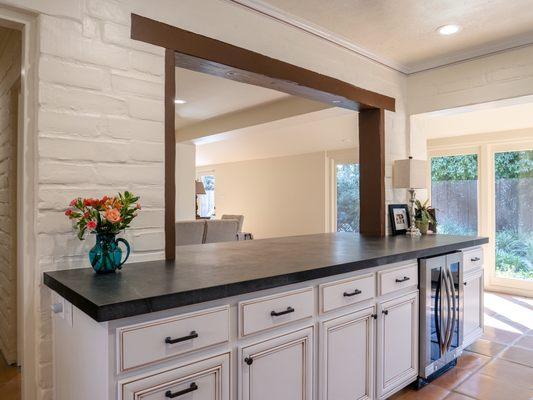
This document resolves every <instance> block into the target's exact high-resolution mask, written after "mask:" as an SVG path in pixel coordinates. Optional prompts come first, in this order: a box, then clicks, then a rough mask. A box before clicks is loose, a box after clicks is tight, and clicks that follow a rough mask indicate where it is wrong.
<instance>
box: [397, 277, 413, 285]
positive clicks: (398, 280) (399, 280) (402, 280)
mask: <svg viewBox="0 0 533 400" xmlns="http://www.w3.org/2000/svg"><path fill="white" fill-rule="evenodd" d="M409 279H411V278H409V277H408V276H404V277H403V278H402V279H398V278H396V283H402V282H405V281H408V280H409Z"/></svg>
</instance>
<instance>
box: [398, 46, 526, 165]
mask: <svg viewBox="0 0 533 400" xmlns="http://www.w3.org/2000/svg"><path fill="white" fill-rule="evenodd" d="M407 93H408V95H407V97H408V110H409V114H410V132H409V152H410V154H411V155H413V156H414V157H415V158H426V156H427V143H426V142H427V139H428V137H432V135H436V134H438V135H439V136H442V131H443V130H444V131H445V130H450V129H451V128H453V129H454V130H455V131H456V132H457V131H460V130H462V129H464V131H465V133H474V132H473V131H475V130H477V129H480V128H483V127H484V126H487V125H488V123H489V121H492V122H493V123H494V124H495V125H494V126H495V127H496V126H497V127H498V130H506V129H516V128H523V127H524V126H523V124H524V122H525V120H526V119H527V116H524V115H520V116H519V117H518V118H516V120H512V119H511V120H505V119H501V118H498V116H497V115H496V114H494V115H490V111H488V112H482V111H481V112H479V113H477V114H476V116H475V118H474V119H472V118H471V117H470V116H466V115H465V116H462V117H461V116H459V114H461V113H464V112H469V111H476V108H473V109H471V110H470V109H469V107H470V106H473V105H476V104H481V103H492V102H495V103H496V104H493V105H487V106H486V107H484V108H485V109H486V110H490V109H494V108H498V103H499V101H501V104H505V101H504V99H513V98H520V97H523V96H530V95H532V94H533V45H530V46H524V47H520V48H516V49H511V50H508V51H504V52H500V53H496V54H492V55H488V56H485V57H480V58H476V59H473V60H470V61H465V62H460V63H456V64H453V65H449V66H446V67H441V68H435V69H432V70H428V71H424V72H420V73H416V74H412V75H409V76H408V78H407ZM526 108H527V106H523V107H522V110H519V108H515V109H513V110H514V112H515V113H516V112H518V113H521V112H523V111H525V109H526ZM438 110H450V112H449V115H452V114H457V116H455V117H450V118H448V119H447V118H441V116H443V115H446V114H438V113H437V114H436V115H432V114H428V115H427V116H426V115H424V114H426V113H432V112H435V111H438ZM506 112H508V115H509V117H510V118H513V117H512V114H511V110H507V111H506ZM483 114H485V116H486V117H487V118H486V119H484V117H483ZM499 115H500V116H501V115H502V114H501V113H500V114H499ZM428 117H429V120H431V121H430V122H428ZM435 120H438V121H439V122H438V124H439V127H436V126H435V124H434V123H433V121H435ZM506 122H509V126H506ZM448 123H450V125H447V124H448ZM513 124H514V126H513ZM431 125H432V126H433V128H432V126H431ZM432 129H434V130H433V131H432ZM437 131H438V132H440V133H436V132H437Z"/></svg>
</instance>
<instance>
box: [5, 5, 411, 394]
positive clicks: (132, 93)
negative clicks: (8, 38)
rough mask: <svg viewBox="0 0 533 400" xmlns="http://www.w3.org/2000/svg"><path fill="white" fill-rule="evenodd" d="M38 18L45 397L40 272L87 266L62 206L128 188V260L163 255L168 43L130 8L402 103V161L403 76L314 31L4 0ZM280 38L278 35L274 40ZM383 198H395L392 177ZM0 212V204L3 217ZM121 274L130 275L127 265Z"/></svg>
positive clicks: (208, 10)
mask: <svg viewBox="0 0 533 400" xmlns="http://www.w3.org/2000/svg"><path fill="white" fill-rule="evenodd" d="M7 1H8V3H13V5H14V6H17V7H26V8H27V9H30V10H32V11H36V12H38V13H40V14H39V16H38V27H37V28H38V49H39V50H38V51H39V54H38V66H37V67H38V68H37V69H38V79H37V80H38V82H37V83H38V85H37V86H38V104H37V131H38V132H37V133H36V134H37V135H38V150H37V151H38V155H37V162H38V166H37V169H38V182H37V199H36V200H37V213H38V215H37V223H38V226H37V232H38V236H37V239H38V240H37V260H38V265H37V266H36V269H37V272H36V277H37V281H38V287H39V289H40V290H39V291H38V293H37V295H36V297H37V299H36V303H37V304H36V307H37V315H38V318H37V321H36V325H37V328H36V329H37V332H36V336H35V337H36V341H37V343H36V346H35V348H36V352H37V354H38V357H37V362H38V364H39V365H38V368H37V385H38V386H39V394H38V398H39V399H52V398H53V389H52V379H51V375H52V352H51V321H50V313H49V304H50V291H49V290H47V289H45V288H43V287H42V285H41V284H40V282H41V277H42V272H43V271H47V270H54V269H60V268H79V267H87V266H88V261H87V253H88V250H89V249H90V247H91V246H92V245H93V240H92V239H89V240H87V241H85V242H79V241H78V240H77V239H76V238H75V236H74V235H73V234H72V232H71V231H70V229H69V226H68V223H67V221H66V220H65V217H64V216H63V215H62V212H63V211H64V209H65V206H66V204H67V203H68V202H69V200H70V199H71V198H72V197H75V196H77V195H80V196H100V195H103V194H112V193H115V192H117V191H119V190H125V189H129V190H132V191H134V192H135V193H138V194H139V195H141V199H142V203H143V212H142V213H141V216H140V217H139V219H138V220H136V221H135V222H134V224H133V229H131V230H130V231H129V232H128V233H127V234H126V236H127V238H128V239H129V240H130V243H131V244H132V248H133V250H134V252H135V254H134V255H133V259H141V258H144V259H149V258H152V259H153V258H160V257H162V256H163V247H164V231H163V215H164V211H163V194H164V193H163V183H164V182H163V180H164V168H163V138H164V124H163V111H164V104H163V84H164V76H163V75H164V57H163V56H164V52H163V49H161V48H158V47H154V46H150V45H147V44H143V43H138V42H135V41H132V40H130V39H129V35H130V26H129V24H130V12H131V11H132V10H133V11H134V12H136V13H138V14H142V15H146V16H148V17H151V18H154V19H158V20H161V21H164V22H167V23H170V24H172V25H176V26H180V27H182V28H184V29H188V30H191V31H194V32H198V33H201V34H205V35H207V36H210V37H214V38H218V39H220V40H223V41H226V42H229V43H233V44H236V45H238V46H242V47H245V48H249V49H252V50H254V51H258V52H260V53H263V54H267V55H269V56H271V57H274V58H278V59H283V60H285V61H287V62H291V63H294V64H297V65H301V66H303V67H305V68H309V69H312V70H315V71H318V72H322V73H327V74H330V75H332V76H335V77H337V78H339V79H342V80H346V81H348V82H352V83H354V84H355V85H358V86H363V87H366V88H368V89H371V90H376V91H378V92H382V93H386V94H387V95H391V96H394V97H396V98H397V106H398V111H397V112H396V113H395V114H393V113H387V118H386V130H387V137H388V138H389V140H390V141H391V143H390V144H388V145H387V165H388V166H389V169H388V171H390V165H391V163H392V160H393V159H395V158H400V157H401V158H403V157H405V120H404V113H405V111H404V106H403V101H404V98H403V95H404V90H405V87H404V78H403V76H401V75H400V74H397V73H395V72H393V71H390V70H389V69H386V68H383V67H382V66H380V65H377V64H374V63H371V62H369V61H368V60H365V59H363V58H361V57H358V56H356V55H354V54H352V53H350V52H346V51H344V50H341V49H339V48H337V47H335V46H332V45H331V44H329V43H327V42H325V41H321V40H318V39H316V38H314V37H312V36H310V35H307V34H305V33H302V32H299V31H296V30H294V29H292V28H289V27H287V26H284V25H283V24H279V23H278V22H276V21H273V20H271V19H268V18H265V17H262V16H260V15H258V14H255V13H252V12H249V11H247V10H245V9H244V8H241V7H237V6H234V5H231V4H230V3H228V2H226V1H219V0H202V1H198V0H180V1H175V0H158V1H157V2H149V1H146V0H54V1H35V0H16V1H14V0H7ZM273 38H275V40H273ZM387 187H388V191H387V201H388V202H390V201H395V200H394V197H395V196H397V195H398V194H397V193H394V192H393V191H392V190H390V174H389V173H388V174H387ZM1 210H2V208H1V207H0V212H1ZM125 268H126V272H127V266H126V267H125Z"/></svg>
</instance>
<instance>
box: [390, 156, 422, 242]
mask: <svg viewBox="0 0 533 400" xmlns="http://www.w3.org/2000/svg"><path fill="white" fill-rule="evenodd" d="M426 168H427V163H426V161H425V160H413V157H409V158H408V159H407V160H397V161H395V162H394V166H393V171H392V186H393V187H394V188H395V189H408V191H409V194H410V198H409V214H410V215H409V216H410V221H411V222H410V226H409V229H407V232H406V235H410V236H420V230H419V229H418V228H417V227H416V226H415V200H416V192H415V189H426V187H427V182H426V177H427V170H426Z"/></svg>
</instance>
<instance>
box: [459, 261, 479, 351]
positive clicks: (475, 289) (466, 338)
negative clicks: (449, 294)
mask: <svg viewBox="0 0 533 400" xmlns="http://www.w3.org/2000/svg"><path fill="white" fill-rule="evenodd" d="M463 280H464V282H463V283H464V288H463V289H464V291H463V293H464V297H463V299H464V306H463V307H464V308H463V321H464V325H463V347H467V346H470V345H471V344H472V343H473V342H475V341H476V340H477V339H479V338H480V337H481V335H482V334H483V269H478V270H475V271H473V272H472V273H469V274H468V275H466V276H465V277H464V278H463Z"/></svg>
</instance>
